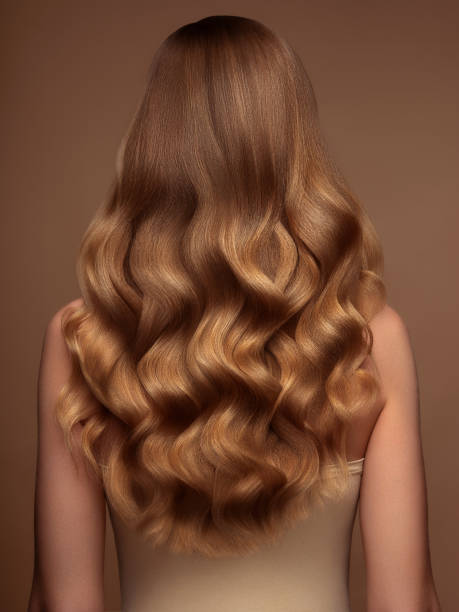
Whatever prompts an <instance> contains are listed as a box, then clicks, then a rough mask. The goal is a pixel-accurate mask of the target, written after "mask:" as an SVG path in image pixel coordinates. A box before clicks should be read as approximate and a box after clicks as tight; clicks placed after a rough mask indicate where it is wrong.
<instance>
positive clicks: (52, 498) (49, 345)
mask: <svg viewBox="0 0 459 612" xmlns="http://www.w3.org/2000/svg"><path fill="white" fill-rule="evenodd" d="M71 304H73V302H71ZM67 306H68V305H67ZM67 306H64V307H63V308H61V309H60V310H59V311H58V312H57V313H56V314H55V315H54V316H53V317H52V319H51V320H50V321H49V323H48V325H47V328H46V332H45V335H44V340H43V346H42V354H41V361H40V368H39V374H38V389H37V390H38V397H37V400H38V401H37V411H38V414H37V427H38V440H37V464H36V482H35V516H34V527H35V565H34V577H33V582H32V587H31V591H30V597H29V607H28V612H76V611H77V610H78V611H79V612H81V611H82V610H84V611H85V612H103V610H104V586H103V585H104V550H105V512H106V507H105V496H104V491H103V487H102V485H101V484H100V483H99V482H97V480H96V478H95V477H94V476H93V475H92V474H91V473H90V471H89V470H88V469H86V466H85V463H84V458H83V454H82V451H81V450H80V447H79V446H78V455H77V457H76V459H77V461H76V465H75V463H74V462H73V461H72V457H71V455H70V452H69V450H68V449H67V447H66V446H65V443H64V436H63V432H62V430H61V428H60V426H59V424H58V423H57V421H56V420H55V416H54V407H55V403H56V400H57V396H58V394H59V391H60V389H61V387H62V386H63V384H64V383H65V382H66V381H67V380H68V378H69V375H70V372H71V360H70V354H69V352H68V349H67V345H66V344H65V342H64V339H63V336H62V332H61V319H62V314H63V312H64V310H65V308H66V307H67ZM80 433H81V429H80V430H78V432H77V435H76V436H75V440H76V441H78V442H79V434H80Z"/></svg>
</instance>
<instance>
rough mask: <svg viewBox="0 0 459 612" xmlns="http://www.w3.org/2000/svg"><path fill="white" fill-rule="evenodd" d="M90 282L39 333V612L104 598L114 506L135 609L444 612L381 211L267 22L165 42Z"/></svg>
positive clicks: (215, 28)
mask: <svg viewBox="0 0 459 612" xmlns="http://www.w3.org/2000/svg"><path fill="white" fill-rule="evenodd" d="M118 161H119V163H118V166H117V176H116V180H115V181H114V182H113V185H112V189H111V191H110V195H109V197H108V198H107V201H106V202H104V203H103V205H102V206H101V208H100V210H99V211H98V212H97V214H96V216H95V218H94V220H93V221H92V223H91V224H90V226H89V228H88V230H87V232H86V234H85V236H84V238H83V241H82V245H81V251H80V254H79V258H78V267H77V273H78V280H79V285H80V289H81V294H82V296H81V297H80V298H78V299H77V300H74V301H72V302H71V303H70V304H67V305H65V306H64V307H63V308H61V309H60V310H59V311H58V312H57V313H56V314H55V315H54V316H53V317H52V320H51V321H50V323H49V325H48V328H47V330H46V334H45V338H44V345H43V354H42V360H41V366H40V374H39V396H38V432H39V446H38V459H37V481H36V514H35V517H36V525H35V528H36V564H35V572H34V581H33V587H32V593H31V598H30V605H29V610H30V611H31V612H33V611H35V610H46V611H47V612H51V611H54V610H56V611H59V612H63V611H64V612H68V611H73V610H78V611H81V610H84V611H85V612H88V611H91V612H101V611H102V610H103V609H104V596H103V560H104V535H105V503H106V502H107V503H108V508H109V511H110V516H111V519H112V523H113V527H114V532H115V537H116V543H117V551H118V558H119V564H120V565H119V567H120V577H121V593H122V599H123V610H125V611H126V612H127V611H129V612H146V611H147V610H148V611H152V610H155V612H163V611H166V610H167V611H173V612H178V611H180V612H185V611H195V610H199V611H200V612H206V611H210V610H212V611H215V610H221V611H226V610H231V611H239V612H244V611H251V612H252V611H253V610H260V611H264V612H271V611H276V612H287V611H289V612H293V611H298V612H299V611H304V610H314V611H315V612H318V611H329V612H344V611H348V610H349V597H348V585H347V577H348V576H347V574H348V563H349V548H350V541H351V533H352V527H353V522H354V518H355V513H356V508H357V503H358V502H359V503H360V524H361V533H362V538H363V547H364V553H365V562H366V577H367V609H368V610H403V611H406V612H408V611H416V612H418V611H421V610H423V611H438V610H439V603H438V598H437V595H436V591H435V587H434V583H433V578H432V569H431V562H430V554H429V543H428V528H427V501H426V487H425V473H424V466H423V455H422V447H421V437H420V426H419V425H420V423H419V421H420V418H419V417H420V413H419V397H418V390H417V381H416V371H415V363H414V357H413V352H412V349H411V345H410V340H409V335H408V332H407V327H406V326H405V324H404V322H403V320H402V318H401V317H400V315H399V314H398V313H397V312H396V311H395V310H394V309H393V308H392V307H390V306H389V304H388V303H387V301H386V291H385V286H384V283H383V280H382V267H383V258H382V251H381V246H380V243H379V240H378V237H377V235H376V233H375V231H374V228H373V226H372V224H371V221H370V219H369V218H368V216H367V214H366V213H365V211H364V209H363V207H362V206H361V205H360V204H359V202H358V201H357V199H356V197H355V196H354V195H353V194H352V193H351V191H350V189H349V187H348V186H347V184H346V182H345V180H344V178H343V177H342V176H341V174H340V173H339V171H338V169H337V168H336V166H335V165H334V164H333V162H332V160H331V159H330V156H329V155H328V154H327V148H326V145H325V143H324V141H323V138H322V136H321V133H320V128H319V120H318V111H317V105H316V100H315V97H314V93H313V90H312V87H311V84H310V81H309V79H308V77H307V75H306V73H305V71H304V68H303V66H302V64H301V61H300V59H299V58H298V56H297V55H296V53H295V52H294V51H293V50H292V49H291V47H290V46H289V45H288V44H287V43H286V42H285V41H284V40H283V39H281V38H279V37H278V36H276V35H275V34H273V32H271V31H270V30H269V29H267V28H266V27H264V26H263V25H262V24H260V23H258V22H256V21H254V20H251V19H245V18H241V17H232V16H214V17H208V18H205V19H202V20H200V21H198V22H195V23H191V24H188V25H186V26H183V27H181V28H179V29H178V30H177V31H176V32H174V33H172V34H171V35H170V36H169V37H168V38H167V39H166V40H165V41H164V42H163V43H162V45H161V46H160V48H159V50H158V51H157V53H156V55H155V57H154V60H153V63H152V65H151V70H150V73H149V79H148V85H147V88H146V92H145V95H144V97H143V99H142V101H141V103H140V105H139V108H138V109H137V112H136V114H135V117H134V119H133V122H132V124H131V126H130V128H129V131H128V134H127V136H126V138H125V140H124V142H123V147H122V148H121V150H120V156H119V160H118Z"/></svg>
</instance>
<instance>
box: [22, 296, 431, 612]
mask: <svg viewBox="0 0 459 612" xmlns="http://www.w3.org/2000/svg"><path fill="white" fill-rule="evenodd" d="M78 303H81V299H78V300H74V301H73V302H71V303H70V304H68V305H66V306H64V307H63V308H61V309H60V310H59V311H58V312H56V313H55V315H54V316H53V317H52V319H51V320H50V322H49V324H48V326H47V329H46V332H45V336H44V341H43V351H42V357H41V362H40V371H39V385H38V389H39V392H38V415H37V416H38V452H37V478H36V496H35V566H34V574H33V582H32V588H31V593H30V599H29V606H28V612H45V611H46V612H55V611H56V612H57V611H59V612H74V611H75V612H76V611H77V610H78V611H79V612H81V611H82V610H84V611H85V612H103V611H104V590H103V584H104V580H103V575H104V546H105V544H104V538H105V516H106V515H105V496H104V491H103V488H102V487H101V486H100V485H99V484H98V483H97V482H96V481H95V479H93V478H92V477H91V476H90V474H89V473H88V472H87V471H86V470H85V468H84V464H83V459H82V456H80V457H79V459H78V466H77V469H75V467H74V465H73V463H72V462H71V459H70V456H69V452H68V450H67V448H66V447H65V445H64V440H63V436H62V432H61V430H60V428H59V426H58V424H57V423H55V422H54V419H53V413H52V410H53V405H54V402H55V400H56V398H57V393H58V391H59V389H60V387H61V386H62V385H63V384H64V382H65V381H66V380H67V378H68V376H69V373H70V357H69V354H68V352H67V348H66V345H65V343H64V341H63V338H62V335H61V331H60V322H61V317H62V314H63V312H64V310H65V308H66V307H67V306H69V305H73V304H78ZM371 328H372V331H373V337H374V345H373V350H372V359H373V360H374V364H375V366H376V368H377V371H378V373H379V378H380V381H381V384H382V390H383V395H384V398H385V403H384V407H383V408H382V409H379V410H378V414H377V415H376V416H373V418H372V417H370V418H369V420H368V421H367V422H366V423H364V422H361V423H360V424H356V429H355V432H357V433H355V432H354V434H353V435H354V437H353V438H352V437H351V448H352V444H354V453H353V454H354V455H355V457H356V458H358V457H360V456H363V454H364V455H365V466H364V473H363V475H362V481H361V489H360V502H359V503H360V512H359V515H360V528H361V534H362V541H363V547H364V555H365V563H366V576H367V588H366V592H367V601H366V610H367V612H440V604H439V600H438V596H437V593H436V589H435V586H434V580H433V574H432V566H431V559H430V550H429V539H428V520H427V492H426V480H425V469H424V461H423V453H422V445H421V434H420V408H419V393H418V383H417V377H416V367H415V361H414V355H413V350H412V347H411V344H410V339H409V334H408V331H407V327H406V325H405V323H404V321H403V320H402V318H401V317H400V315H399V314H398V313H397V312H396V311H395V310H394V309H393V308H391V307H390V306H388V305H386V306H385V307H384V309H383V310H382V311H381V312H380V313H379V314H378V315H377V316H376V317H375V318H374V319H373V321H372V322H371ZM352 440H354V442H352ZM351 458H354V456H352V457H351Z"/></svg>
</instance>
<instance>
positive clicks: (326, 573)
mask: <svg viewBox="0 0 459 612" xmlns="http://www.w3.org/2000/svg"><path fill="white" fill-rule="evenodd" d="M349 468H350V472H351V476H350V481H349V489H348V491H347V492H346V494H345V496H344V497H343V498H342V499H340V500H339V501H335V502H330V501H328V502H326V504H325V506H324V507H320V506H318V507H316V508H315V509H314V510H313V511H312V513H311V515H310V516H309V517H308V518H307V519H305V520H303V521H301V522H300V523H298V524H297V525H295V526H294V527H293V528H291V529H288V530H287V531H286V532H285V533H284V534H283V535H282V536H281V538H280V539H279V540H278V541H277V542H276V543H275V544H273V545H271V546H269V547H268V546H263V547H262V548H261V549H260V550H259V551H257V552H255V553H254V554H252V555H250V556H247V557H232V558H224V559H209V558H206V557H203V556H200V555H198V554H192V555H182V554H174V553H172V552H170V551H169V550H167V549H166V548H164V547H162V546H160V547H158V548H152V547H151V546H149V545H148V543H146V542H143V541H142V540H141V538H140V537H139V536H138V535H137V534H136V533H135V532H133V531H131V530H129V529H128V528H127V527H126V526H125V525H124V524H123V522H122V521H121V520H120V519H119V517H118V516H117V514H116V512H114V510H113V508H111V507H110V505H109V512H110V517H111V521H112V526H113V529H114V534H115V542H116V547H117V553H118V561H119V574H120V584H121V595H122V612H152V611H153V610H154V611H155V612H185V611H186V612H215V611H216V610H218V611H219V612H235V611H236V610H237V611H238V612H256V611H258V610H259V611H260V612H306V611H311V612H349V610H350V607H349V596H348V570H349V553H350V545H351V537H352V528H353V525H354V519H355V515H356V510H357V504H358V499H359V490H360V482H361V477H362V473H363V469H364V458H363V457H362V458H361V459H358V460H356V461H351V462H349Z"/></svg>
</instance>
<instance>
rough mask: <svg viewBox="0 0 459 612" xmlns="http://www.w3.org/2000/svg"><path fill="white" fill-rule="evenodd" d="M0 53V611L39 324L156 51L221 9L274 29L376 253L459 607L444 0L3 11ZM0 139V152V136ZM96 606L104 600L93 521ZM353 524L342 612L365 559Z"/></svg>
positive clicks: (443, 575) (454, 235) (71, 285)
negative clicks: (411, 382)
mask: <svg viewBox="0 0 459 612" xmlns="http://www.w3.org/2000/svg"><path fill="white" fill-rule="evenodd" d="M8 4H9V6H8V8H6V7H4V10H3V14H4V18H3V20H2V22H3V32H2V37H1V40H2V44H3V45H4V49H3V53H2V55H1V57H2V60H3V78H2V84H3V88H2V89H3V94H2V103H1V104H2V108H1V111H2V113H1V116H2V119H3V123H4V125H3V129H2V135H3V140H4V143H5V144H6V146H5V147H3V152H4V159H3V163H2V168H3V172H4V176H3V180H2V187H1V189H2V193H1V196H2V198H1V202H2V236H1V238H2V240H1V246H2V250H3V254H2V259H1V261H2V265H3V283H2V285H3V288H4V293H3V299H2V310H3V312H2V316H1V323H2V328H3V330H2V340H3V342H2V357H3V363H2V368H1V372H2V375H3V379H4V380H3V390H4V391H3V407H2V410H1V416H2V424H1V438H2V439H1V442H0V449H1V466H2V476H3V483H4V484H3V486H2V492H3V493H4V495H3V502H2V508H1V520H0V524H1V544H2V555H1V562H2V565H3V567H2V568H1V573H0V580H1V585H0V588H1V592H2V596H1V609H2V610H8V611H9V612H19V611H20V610H25V607H26V602H27V599H28V594H29V588H30V583H31V576H32V563H33V492H34V490H33V488H34V469H35V449H36V421H35V418H36V405H35V393H36V388H35V385H36V376H37V368H38V363H39V357H40V350H41V341H42V337H43V332H44V328H45V325H46V323H47V322H48V320H49V319H50V317H51V315H52V314H53V313H54V312H55V311H56V310H57V309H58V308H59V307H60V306H62V305H63V304H64V303H66V302H67V301H69V300H71V299H73V298H75V297H77V296H78V295H79V292H78V287H77V284H76V279H75V273H74V262H75V257H76V251H77V248H78V244H79V240H80V238H81V235H82V232H83V231H84V229H85V228H86V226H87V224H88V222H89V220H90V218H91V216H92V214H93V211H94V210H95V208H96V207H97V206H98V205H99V203H100V201H101V200H102V198H103V197H104V195H105V192H106V189H107V186H108V184H109V181H110V179H111V177H112V176H113V172H114V166H115V154H116V149H117V146H118V144H119V141H120V139H121V137H122V135H123V134H124V132H125V130H126V128H127V126H128V122H129V120H130V118H131V115H132V113H133V112H134V109H135V105H136V102H137V100H138V97H139V96H140V95H141V93H142V91H143V86H144V79H145V76H146V70H147V66H148V64H149V62H150V59H151V57H152V54H153V52H154V51H155V49H156V48H157V46H158V45H159V43H160V42H161V40H163V39H164V38H165V36H166V35H167V34H169V33H170V32H171V31H172V30H175V29H176V28H177V27H179V26H180V25H183V24H184V23H187V22H189V21H194V20H197V19H200V18H201V17H204V16H207V15H211V14H215V13H220V14H224V13H227V14H236V15H244V16H248V17H254V18H255V19H258V20H260V21H262V22H264V23H265V24H266V25H268V26H270V27H272V28H273V29H274V30H275V31H277V32H278V33H279V34H281V35H283V36H285V37H286V38H287V39H288V40H289V41H290V42H291V43H292V44H293V46H294V47H295V48H296V49H297V50H298V51H299V53H300V55H301V57H302V58H303V60H304V63H305V66H306V69H307V70H308V73H309V74H310V77H311V79H312V82H313V85H314V88H315V91H316V95H317V98H318V102H319V107H320V113H321V118H322V125H323V129H324V131H325V133H326V135H327V137H328V140H329V142H330V145H331V149H332V151H334V153H335V156H336V158H337V161H338V163H339V164H340V165H341V167H342V168H343V171H344V173H345V174H346V176H347V177H348V179H349V181H350V183H351V185H352V186H353V188H354V190H355V191H356V193H357V194H358V195H359V196H360V198H361V200H362V201H363V202H364V204H365V206H366V207H367V209H368V210H369V212H370V215H371V216H372V218H373V220H374V222H375V225H376V227H377V229H378V231H379V233H380V235H381V238H382V240H383V244H384V247H385V253H386V282H387V285H388V291H389V302H390V303H391V305H392V306H393V307H394V308H396V309H397V310H398V311H399V312H400V313H401V314H402V316H403V317H404V318H405V321H406V322H407V325H408V327H409V330H410V332H411V336H412V342H413V346H414V350H415V353H416V359H417V365H418V372H419V377H420V391H421V410H422V435H423V445H424V454H425V462H426V471H427V481H428V493H429V520H430V539H431V552H432V562H433V570H434V576H435V580H436V584H437V588H438V592H439V596H440V601H441V603H442V610H443V612H453V611H454V610H457V609H458V605H459V604H458V601H459V597H458V595H457V592H458V589H457V578H458V576H457V568H458V567H459V546H458V537H457V535H458V527H457V523H458V512H457V509H458V502H459V490H458V476H457V474H458V473H459V470H458V468H459V463H458V452H457V440H458V433H459V428H458V413H459V411H458V407H459V405H458V391H457V388H458V385H457V381H458V373H457V368H458V357H457V356H458V352H457V347H458V339H459V338H458V325H457V313H458V311H459V308H458V306H459V304H458V301H459V300H458V287H457V272H458V269H457V268H458V266H457V262H458V242H459V241H458V228H459V225H458V200H457V194H458V178H457V168H458V122H457V109H458V102H459V99H458V98H459V96H458V80H457V69H458V64H459V62H458V50H459V49H458V43H457V39H456V37H455V35H456V34H457V31H458V21H459V20H458V17H459V10H458V6H459V5H458V3H453V2H446V1H444V0H443V1H441V2H436V3H435V4H434V3H433V2H425V1H421V2H419V1H412V2H407V1H394V0H390V1H385V2H368V1H367V2H350V1H341V2H339V1H335V2H318V1H314V2H299V1H293V2H286V3H284V4H283V5H282V4H281V3H280V2H278V3H276V2H267V1H266V0H264V1H263V2H262V1H250V0H244V2H240V1H233V2H221V3H218V2H206V1H202V0H201V1H200V0H197V1H195V2H194V3H188V2H185V1H183V0H182V1H177V0H168V2H166V3H163V2H161V3H159V2H135V1H133V2H130V3H127V2H119V1H117V2H114V1H111V2H108V1H99V2H91V3H89V2H82V1H79V2H62V1H60V2H58V1H45V0H40V2H31V1H29V2H14V3H8ZM5 141H6V142H5ZM107 536H108V537H107V563H106V593H107V597H106V607H107V610H112V609H116V608H117V607H118V606H119V599H118V597H119V591H118V584H117V574H116V562H115V550H114V545H113V539H112V532H111V528H110V527H108V528H107ZM359 537H360V536H359V527H358V521H356V527H355V531H354V544H353V550H352V565H351V587H352V589H351V590H352V602H353V610H355V611H356V612H362V611H363V610H364V607H363V598H364V588H365V587H364V565H363V558H362V550H361V545H360V539H359Z"/></svg>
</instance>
